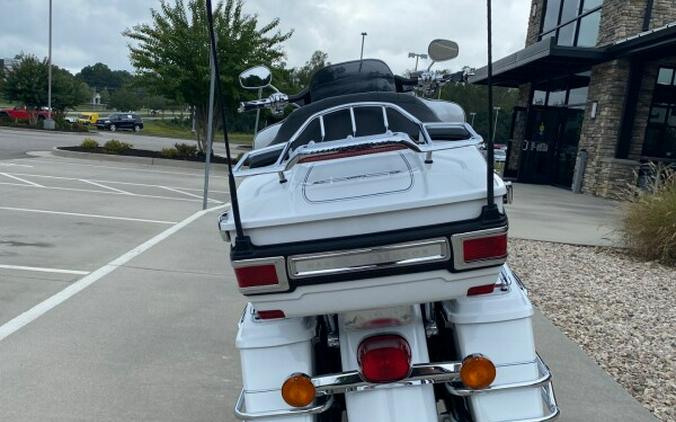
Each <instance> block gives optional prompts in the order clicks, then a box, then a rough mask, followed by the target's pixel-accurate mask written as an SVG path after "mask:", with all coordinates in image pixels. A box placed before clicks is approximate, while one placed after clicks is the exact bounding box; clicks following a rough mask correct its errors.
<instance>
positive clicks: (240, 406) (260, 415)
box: [234, 389, 334, 421]
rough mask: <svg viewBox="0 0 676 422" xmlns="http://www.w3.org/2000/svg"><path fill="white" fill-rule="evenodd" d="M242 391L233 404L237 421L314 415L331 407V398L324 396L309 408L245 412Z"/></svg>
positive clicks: (243, 393)
mask: <svg viewBox="0 0 676 422" xmlns="http://www.w3.org/2000/svg"><path fill="white" fill-rule="evenodd" d="M244 395H245V392H244V389H242V391H241V392H240V393H239V398H238V399H237V403H235V409H234V413H235V417H236V418H237V419H239V420H247V421H249V420H251V421H255V420H260V419H265V418H278V417H283V416H298V415H316V414H319V413H323V412H326V411H327V410H329V408H330V407H331V406H333V400H334V399H333V396H324V397H319V398H318V401H319V403H318V404H316V405H314V406H311V407H302V408H299V409H280V410H272V411H266V412H255V413H252V412H247V411H246V405H245V399H244Z"/></svg>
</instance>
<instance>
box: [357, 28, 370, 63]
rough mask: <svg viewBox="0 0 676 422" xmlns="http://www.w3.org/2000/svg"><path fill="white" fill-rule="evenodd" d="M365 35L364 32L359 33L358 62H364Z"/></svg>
mask: <svg viewBox="0 0 676 422" xmlns="http://www.w3.org/2000/svg"><path fill="white" fill-rule="evenodd" d="M367 35H368V34H367V33H366V32H362V33H361V53H360V54H359V60H364V38H366V36H367Z"/></svg>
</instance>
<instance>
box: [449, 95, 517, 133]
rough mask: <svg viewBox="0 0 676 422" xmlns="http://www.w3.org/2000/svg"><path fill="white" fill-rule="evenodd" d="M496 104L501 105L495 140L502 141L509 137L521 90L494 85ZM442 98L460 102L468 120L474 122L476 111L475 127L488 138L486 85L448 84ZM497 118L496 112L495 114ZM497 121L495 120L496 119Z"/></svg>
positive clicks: (496, 105)
mask: <svg viewBox="0 0 676 422" xmlns="http://www.w3.org/2000/svg"><path fill="white" fill-rule="evenodd" d="M493 96H494V106H495V107H500V114H499V119H498V125H497V127H496V128H495V141H496V143H501V142H504V141H506V140H507V139H509V137H510V130H511V124H512V119H511V113H512V109H513V108H514V106H515V105H516V103H517V100H518V96H519V90H517V89H513V88H503V87H497V86H496V87H494V88H493ZM441 98H442V99H444V100H448V101H453V102H456V103H458V104H459V105H460V106H461V107H462V108H463V109H464V110H465V113H466V114H467V120H468V122H470V123H471V122H472V118H471V117H470V113H476V117H475V119H474V129H475V130H476V131H477V132H478V133H479V134H480V135H481V136H483V137H484V139H487V138H488V89H487V87H486V86H484V85H470V84H461V85H446V86H445V87H444V88H443V90H442V94H441ZM493 118H495V114H493ZM494 122H495V121H494Z"/></svg>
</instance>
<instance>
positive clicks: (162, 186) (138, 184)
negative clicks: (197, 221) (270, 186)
mask: <svg viewBox="0 0 676 422" xmlns="http://www.w3.org/2000/svg"><path fill="white" fill-rule="evenodd" d="M9 174H12V175H14V176H28V177H42V178H45V179H55V180H71V181H76V180H77V181H81V182H87V183H89V182H96V183H105V184H113V185H127V186H140V187H147V188H161V189H164V188H167V187H170V188H174V189H181V190H182V191H185V190H192V191H196V192H202V189H201V188H199V189H198V188H186V187H183V186H164V185H156V184H152V183H133V182H121V181H117V180H101V179H80V178H77V177H66V176H50V175H46V174H30V173H17V172H12V173H9ZM98 186H100V185H98ZM103 187H105V188H110V186H103ZM209 192H213V193H228V191H223V190H209ZM199 198H200V199H202V197H201V196H199Z"/></svg>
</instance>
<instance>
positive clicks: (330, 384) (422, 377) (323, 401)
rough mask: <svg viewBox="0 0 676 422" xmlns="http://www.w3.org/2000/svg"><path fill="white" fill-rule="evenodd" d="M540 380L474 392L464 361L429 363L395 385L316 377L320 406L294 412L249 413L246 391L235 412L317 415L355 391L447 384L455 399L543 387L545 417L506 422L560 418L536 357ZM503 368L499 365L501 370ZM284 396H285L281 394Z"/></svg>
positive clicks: (258, 415)
mask: <svg viewBox="0 0 676 422" xmlns="http://www.w3.org/2000/svg"><path fill="white" fill-rule="evenodd" d="M536 362H537V366H538V372H539V374H538V377H537V378H536V379H535V380H532V381H525V382H516V383H506V384H498V385H493V386H490V387H488V388H485V389H483V390H470V389H467V388H465V387H464V386H460V385H458V384H459V383H460V379H459V377H460V368H461V367H462V362H445V363H426V364H416V365H413V366H412V369H411V375H410V376H409V377H408V378H406V379H404V380H402V381H398V382H395V383H389V384H373V383H369V382H365V381H363V380H362V378H361V375H360V374H359V372H358V371H347V372H342V373H339V374H330V375H320V376H316V377H312V379H311V380H312V383H313V384H314V386H315V388H316V391H317V400H316V403H315V404H314V405H312V406H308V407H304V408H299V409H293V408H287V409H279V410H273V411H266V412H248V411H247V410H246V404H245V401H246V400H245V395H246V392H245V391H244V390H242V391H241V393H240V395H239V398H238V399H237V403H236V404H235V409H234V413H235V416H236V417H237V418H239V419H240V420H259V419H264V418H275V417H284V416H298V415H315V414H319V413H322V412H325V411H326V410H328V409H329V408H330V407H331V405H332V404H333V400H334V395H335V394H343V393H346V392H353V391H365V390H373V389H384V388H399V387H406V386H411V385H424V384H446V389H447V391H448V392H449V393H450V394H452V395H455V396H461V397H467V396H472V395H475V394H491V393H492V392H496V391H506V390H514V389H520V388H540V390H541V392H542V396H543V400H544V402H545V405H546V407H547V410H546V412H545V414H544V415H543V416H541V417H537V418H528V419H516V420H509V421H502V422H546V421H552V420H554V419H556V418H557V417H558V416H559V414H560V410H559V406H558V404H557V402H556V396H555V395H554V388H553V386H552V382H551V378H552V375H551V371H550V370H549V368H548V367H547V365H546V364H545V363H544V362H543V361H542V359H541V358H540V356H539V355H538V356H537V358H536ZM499 367H500V366H498V368H499ZM280 394H281V393H280Z"/></svg>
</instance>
